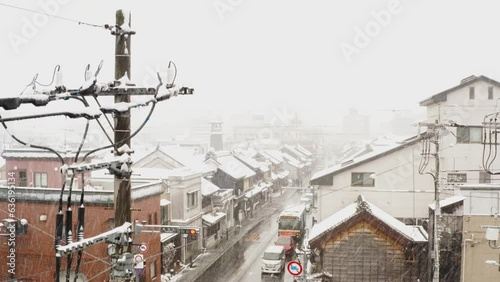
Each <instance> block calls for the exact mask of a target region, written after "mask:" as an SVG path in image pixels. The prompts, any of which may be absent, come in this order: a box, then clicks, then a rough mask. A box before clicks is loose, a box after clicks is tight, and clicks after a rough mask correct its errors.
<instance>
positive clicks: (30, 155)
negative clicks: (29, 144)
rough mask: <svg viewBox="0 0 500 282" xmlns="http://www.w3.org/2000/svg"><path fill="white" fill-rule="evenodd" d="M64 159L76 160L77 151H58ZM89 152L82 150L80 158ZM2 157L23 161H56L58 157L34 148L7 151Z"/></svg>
mask: <svg viewBox="0 0 500 282" xmlns="http://www.w3.org/2000/svg"><path fill="white" fill-rule="evenodd" d="M56 152H58V153H59V154H60V155H61V156H62V157H63V158H74V157H75V156H76V152H75V151H57V150H56ZM87 152H88V150H82V151H81V152H80V155H79V158H80V157H83V156H84V155H85V154H86V153H87ZM2 157H3V158H5V159H7V158H21V159H56V158H57V155H56V154H54V153H52V152H50V151H47V150H40V149H34V148H26V149H5V150H4V151H3V153H2Z"/></svg>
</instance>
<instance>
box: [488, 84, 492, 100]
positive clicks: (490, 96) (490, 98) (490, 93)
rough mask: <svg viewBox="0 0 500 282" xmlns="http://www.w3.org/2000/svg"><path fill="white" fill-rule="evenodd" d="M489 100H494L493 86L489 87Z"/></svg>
mask: <svg viewBox="0 0 500 282" xmlns="http://www.w3.org/2000/svg"><path fill="white" fill-rule="evenodd" d="M488 100H493V86H490V87H488Z"/></svg>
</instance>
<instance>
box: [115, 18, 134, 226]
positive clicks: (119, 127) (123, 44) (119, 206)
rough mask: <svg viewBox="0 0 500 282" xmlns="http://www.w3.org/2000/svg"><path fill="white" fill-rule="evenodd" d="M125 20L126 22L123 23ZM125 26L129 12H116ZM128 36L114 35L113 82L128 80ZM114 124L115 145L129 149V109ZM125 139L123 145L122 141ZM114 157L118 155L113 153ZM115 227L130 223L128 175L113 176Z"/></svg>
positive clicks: (125, 97) (119, 97)
mask: <svg viewBox="0 0 500 282" xmlns="http://www.w3.org/2000/svg"><path fill="white" fill-rule="evenodd" d="M125 20H127V21H128V22H125ZM124 24H125V25H127V26H129V27H130V12H128V11H124V10H118V11H116V25H117V26H122V25H124ZM130 55H131V51H130V35H129V34H122V33H117V34H116V41H115V80H119V79H120V78H122V77H123V76H124V75H127V76H128V78H129V79H130V76H131V74H130ZM121 102H125V103H129V102H130V94H129V93H126V94H116V95H115V104H116V103H121ZM114 123H115V136H114V138H115V144H120V145H123V144H127V145H128V146H129V147H130V139H129V138H130V109H129V110H128V111H127V112H126V113H123V114H119V115H116V116H115V118H114ZM125 139H127V140H126V141H125V142H124V143H122V140H125ZM115 155H116V156H119V155H120V153H119V152H117V151H115ZM114 183H115V226H119V225H122V224H123V223H125V222H132V214H131V202H132V195H131V194H132V193H131V189H130V175H127V176H125V177H122V176H118V175H115V182H114Z"/></svg>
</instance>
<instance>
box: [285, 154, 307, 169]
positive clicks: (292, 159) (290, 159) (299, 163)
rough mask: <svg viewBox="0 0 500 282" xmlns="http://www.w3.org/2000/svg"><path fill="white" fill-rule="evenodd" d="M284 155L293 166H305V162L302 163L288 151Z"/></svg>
mask: <svg viewBox="0 0 500 282" xmlns="http://www.w3.org/2000/svg"><path fill="white" fill-rule="evenodd" d="M283 157H284V158H285V159H286V162H287V163H288V164H289V165H291V166H293V167H296V168H303V167H304V164H302V163H301V162H300V161H299V160H297V159H296V158H294V157H292V156H290V155H289V154H287V153H283Z"/></svg>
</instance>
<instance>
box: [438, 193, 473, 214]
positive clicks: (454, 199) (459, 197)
mask: <svg viewBox="0 0 500 282" xmlns="http://www.w3.org/2000/svg"><path fill="white" fill-rule="evenodd" d="M465 199H467V197H465V196H462V195H456V196H451V197H448V198H446V199H442V200H439V206H440V207H441V209H442V208H445V207H447V206H450V205H453V204H456V203H458V202H460V201H463V200H465ZM429 208H430V209H431V210H435V209H436V201H434V202H433V203H431V204H429Z"/></svg>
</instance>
